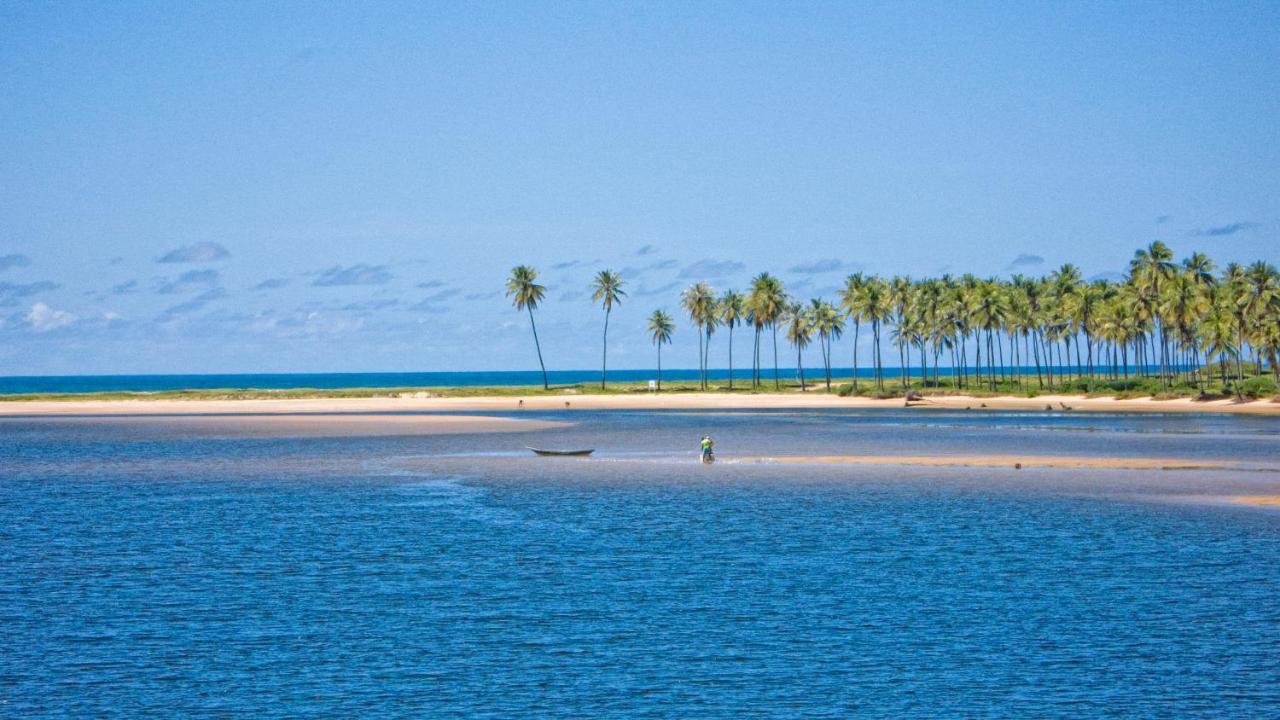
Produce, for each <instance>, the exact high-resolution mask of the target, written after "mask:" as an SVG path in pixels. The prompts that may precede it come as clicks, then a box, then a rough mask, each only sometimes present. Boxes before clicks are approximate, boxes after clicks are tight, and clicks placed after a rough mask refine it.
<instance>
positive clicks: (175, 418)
mask: <svg viewBox="0 0 1280 720" xmlns="http://www.w3.org/2000/svg"><path fill="white" fill-rule="evenodd" d="M5 419H6V418H5V417H4V416H3V415H0V422H4V421H5ZM9 419H10V420H12V419H16V418H9ZM49 419H51V420H57V421H58V422H63V423H85V424H113V425H121V424H127V425H130V426H132V427H135V428H138V429H140V430H144V431H153V430H154V431H156V432H157V433H174V432H179V433H182V434H183V435H184V436H187V437H233V438H234V437H247V438H275V437H377V436H392V435H414V436H418V435H420V436H428V435H457V434H464V433H504V432H533V431H540V430H551V429H555V428H560V427H566V426H568V425H569V423H562V422H555V421H544V420H533V419H529V420H524V419H519V418H504V417H488V416H483V415H368V414H364V415H362V414H355V413H343V414H293V415H286V414H279V413H277V414H260V415H251V414H246V413H238V414H228V415H213V414H201V413H193V414H183V415H174V414H167V415H156V414H139V413H134V414H124V415H105V414H93V413H85V414H83V415H78V416H70V415H66V414H58V415H52V414H50V415H49Z"/></svg>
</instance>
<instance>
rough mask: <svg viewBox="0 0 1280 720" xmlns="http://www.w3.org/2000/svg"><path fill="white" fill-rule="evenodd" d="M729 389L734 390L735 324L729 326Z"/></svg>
mask: <svg viewBox="0 0 1280 720" xmlns="http://www.w3.org/2000/svg"><path fill="white" fill-rule="evenodd" d="M729 391H730V392H732V391H733V326H732V325H730V326H729Z"/></svg>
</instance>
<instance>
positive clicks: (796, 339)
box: [785, 303, 813, 392]
mask: <svg viewBox="0 0 1280 720" xmlns="http://www.w3.org/2000/svg"><path fill="white" fill-rule="evenodd" d="M785 320H786V322H787V342H790V343H791V344H792V345H794V346H795V348H796V372H797V374H799V375H800V391H801V392H803V391H804V390H806V387H805V383H804V357H803V354H802V353H803V350H804V349H805V348H806V347H808V346H809V341H810V340H812V339H813V318H812V316H811V315H810V313H809V311H808V310H805V307H804V304H803V303H794V304H789V305H787V309H786V315H785Z"/></svg>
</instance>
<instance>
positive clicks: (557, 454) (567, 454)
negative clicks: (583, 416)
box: [525, 445, 595, 457]
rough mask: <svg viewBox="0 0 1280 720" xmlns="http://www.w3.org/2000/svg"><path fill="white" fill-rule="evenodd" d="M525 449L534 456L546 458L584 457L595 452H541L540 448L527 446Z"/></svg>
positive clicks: (593, 449) (591, 450)
mask: <svg viewBox="0 0 1280 720" xmlns="http://www.w3.org/2000/svg"><path fill="white" fill-rule="evenodd" d="M525 447H526V448H528V449H530V450H532V451H533V453H534V454H535V455H543V456H547V457H586V456H588V455H590V454H591V453H593V452H595V448H592V449H590V450H543V449H541V448H536V447H529V446H528V445H525Z"/></svg>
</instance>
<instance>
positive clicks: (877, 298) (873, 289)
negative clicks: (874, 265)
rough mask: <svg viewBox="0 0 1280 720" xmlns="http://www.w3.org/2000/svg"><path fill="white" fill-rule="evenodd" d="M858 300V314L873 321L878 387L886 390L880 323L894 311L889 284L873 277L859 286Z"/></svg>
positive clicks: (872, 329)
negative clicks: (890, 300) (890, 301)
mask: <svg viewBox="0 0 1280 720" xmlns="http://www.w3.org/2000/svg"><path fill="white" fill-rule="evenodd" d="M856 300H857V302H856V304H855V306H856V307H857V308H858V314H859V315H860V316H861V317H862V319H863V320H866V321H868V322H870V323H871V337H872V345H873V346H874V352H875V355H874V357H873V360H874V364H875V374H876V389H878V390H884V364H883V362H882V360H881V355H880V324H881V323H883V322H885V321H887V320H888V319H889V317H890V313H891V312H892V308H891V307H890V305H889V286H888V284H887V283H885V281H884V280H881V279H880V278H872V279H871V280H869V281H868V282H866V283H863V285H862V287H861V288H859V291H858V296H857V298H856Z"/></svg>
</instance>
